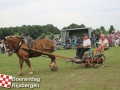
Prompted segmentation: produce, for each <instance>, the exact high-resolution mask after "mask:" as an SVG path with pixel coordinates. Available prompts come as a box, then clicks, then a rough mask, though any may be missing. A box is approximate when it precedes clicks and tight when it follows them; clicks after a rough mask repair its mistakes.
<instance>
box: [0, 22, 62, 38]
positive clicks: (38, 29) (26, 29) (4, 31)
mask: <svg viewBox="0 0 120 90" xmlns="http://www.w3.org/2000/svg"><path fill="white" fill-rule="evenodd" d="M42 33H44V34H45V35H50V34H51V33H53V34H59V33H60V30H59V29H58V28H57V27H54V26H53V25H52V24H47V25H43V26H41V25H23V26H20V27H18V26H16V27H9V28H6V27H5V28H0V38H1V39H2V38H4V37H6V36H10V35H24V36H28V35H29V36H31V37H32V38H33V39H36V38H39V37H40V36H41V34H42Z"/></svg>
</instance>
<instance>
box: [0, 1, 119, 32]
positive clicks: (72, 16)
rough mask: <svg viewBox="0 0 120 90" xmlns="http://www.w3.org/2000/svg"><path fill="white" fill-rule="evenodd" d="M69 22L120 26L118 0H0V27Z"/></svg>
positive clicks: (86, 24) (58, 24) (117, 28)
mask: <svg viewBox="0 0 120 90" xmlns="http://www.w3.org/2000/svg"><path fill="white" fill-rule="evenodd" d="M71 23H76V24H78V25H80V24H84V25H85V26H86V27H92V28H93V29H96V28H99V27H100V26H104V27H105V29H107V30H108V29H109V27H110V25H113V26H114V28H115V29H116V30H120V0H0V27H10V26H12V27H15V26H22V25H46V24H53V25H54V26H56V27H58V28H59V29H62V28H63V27H64V26H68V25H70V24H71Z"/></svg>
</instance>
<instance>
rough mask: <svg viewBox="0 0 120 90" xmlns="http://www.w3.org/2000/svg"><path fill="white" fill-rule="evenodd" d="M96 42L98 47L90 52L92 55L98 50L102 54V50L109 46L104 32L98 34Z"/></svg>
mask: <svg viewBox="0 0 120 90" xmlns="http://www.w3.org/2000/svg"><path fill="white" fill-rule="evenodd" d="M98 44H99V47H98V48H97V49H96V50H94V51H93V52H92V54H93V56H94V55H96V54H97V52H100V53H101V54H103V52H104V50H105V49H106V48H107V47H109V43H108V40H107V38H106V37H105V35H104V34H101V35H100V40H99V43H98Z"/></svg>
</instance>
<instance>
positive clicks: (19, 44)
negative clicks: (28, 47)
mask: <svg viewBox="0 0 120 90" xmlns="http://www.w3.org/2000/svg"><path fill="white" fill-rule="evenodd" d="M22 43H23V37H21V38H20V42H19V43H18V46H17V47H16V48H14V51H13V52H14V53H16V52H18V50H19V49H20V47H21V44H22Z"/></svg>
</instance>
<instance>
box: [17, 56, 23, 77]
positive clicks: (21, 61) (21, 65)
mask: <svg viewBox="0 0 120 90" xmlns="http://www.w3.org/2000/svg"><path fill="white" fill-rule="evenodd" d="M19 62H20V70H19V72H18V73H17V75H19V76H21V75H23V70H22V67H23V63H24V60H23V59H21V58H19Z"/></svg>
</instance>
